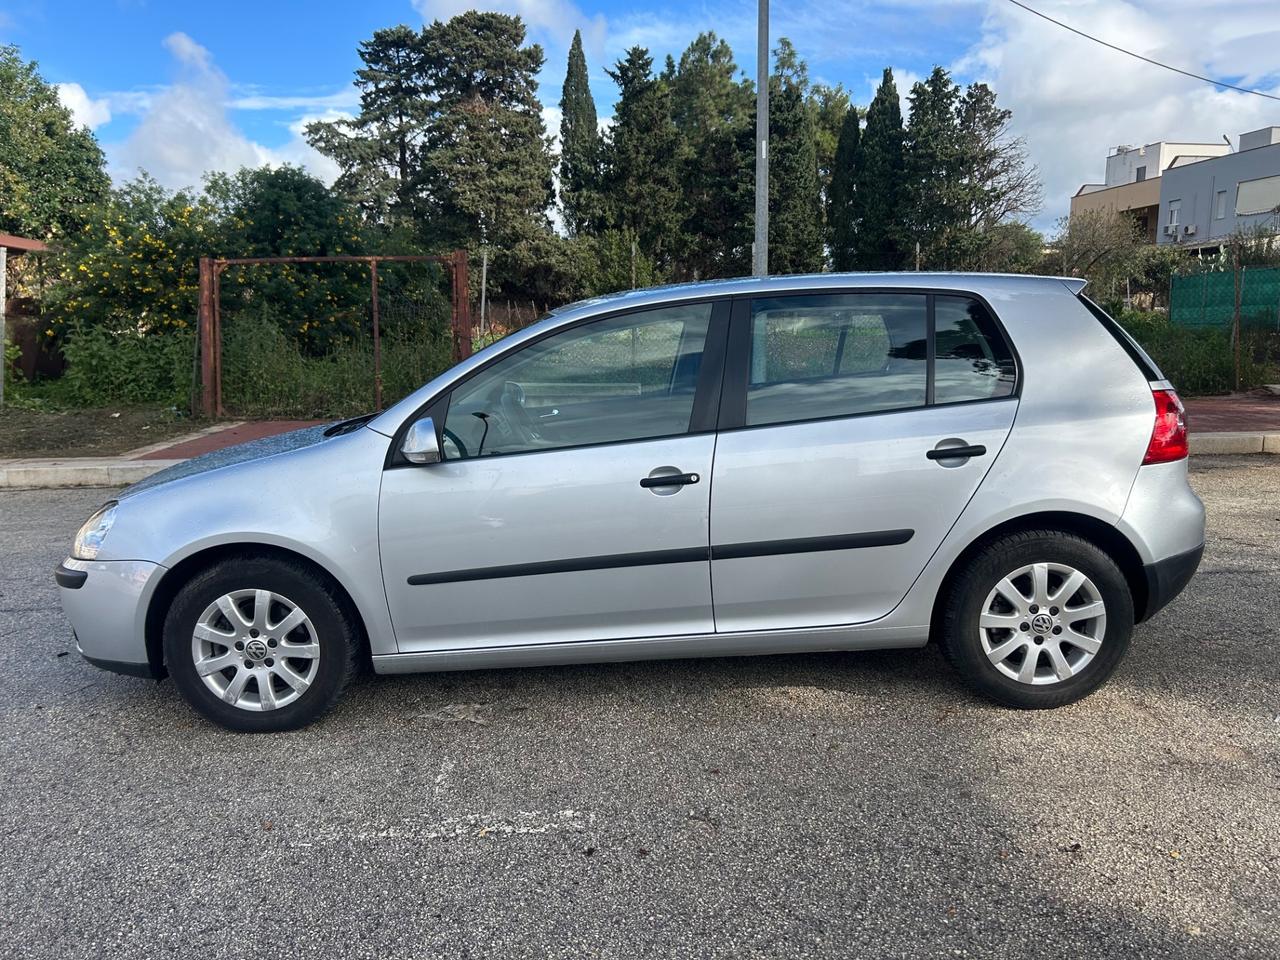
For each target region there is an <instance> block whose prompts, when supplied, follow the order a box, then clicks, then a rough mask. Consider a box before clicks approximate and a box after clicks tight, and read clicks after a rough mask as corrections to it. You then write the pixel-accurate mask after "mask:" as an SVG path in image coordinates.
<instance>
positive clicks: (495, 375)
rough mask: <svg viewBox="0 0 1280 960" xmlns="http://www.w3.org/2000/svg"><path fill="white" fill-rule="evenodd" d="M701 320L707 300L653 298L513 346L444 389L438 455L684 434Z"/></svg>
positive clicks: (698, 362)
mask: <svg viewBox="0 0 1280 960" xmlns="http://www.w3.org/2000/svg"><path fill="white" fill-rule="evenodd" d="M710 321H711V304H709V303H701V304H687V305H680V306H673V307H663V308H660V309H656V310H647V311H643V312H640V313H632V314H627V315H625V316H621V317H613V318H609V319H605V320H597V321H594V322H592V323H587V324H583V325H582V326H580V327H574V328H571V329H569V330H566V331H564V332H562V333H557V334H553V335H551V336H549V337H546V338H545V339H543V340H538V341H535V342H534V343H531V344H529V345H528V346H526V347H522V348H520V349H519V350H517V351H516V352H515V353H512V354H509V355H508V356H505V357H503V358H502V359H501V360H498V361H497V362H496V363H494V364H493V365H491V366H489V367H487V368H485V369H484V370H482V371H481V372H480V373H478V374H476V375H475V376H474V377H472V378H471V379H470V380H467V381H466V382H465V383H463V384H462V385H461V386H459V387H458V388H457V389H455V390H454V392H453V395H452V396H451V397H450V400H449V410H448V413H447V414H446V416H445V423H444V454H445V458H446V459H451V460H452V459H464V458H472V457H481V456H485V457H487V456H492V455H495V454H504V453H525V452H529V451H534V450H554V449H557V448H562V447H576V446H583V445H585V444H594V443H611V442H618V441H625V440H644V439H649V438H653V437H664V436H672V435H676V434H681V433H685V432H686V431H688V429H689V422H690V418H691V417H692V414H693V400H694V394H695V392H696V389H697V383H698V372H699V370H700V369H701V367H702V352H703V348H704V346H705V344H706V339H707V329H708V327H709V325H710Z"/></svg>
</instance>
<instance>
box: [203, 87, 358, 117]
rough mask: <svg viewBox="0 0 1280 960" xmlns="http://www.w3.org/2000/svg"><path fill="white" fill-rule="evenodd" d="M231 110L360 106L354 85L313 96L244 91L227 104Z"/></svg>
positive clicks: (334, 108) (316, 108) (313, 108)
mask: <svg viewBox="0 0 1280 960" xmlns="http://www.w3.org/2000/svg"><path fill="white" fill-rule="evenodd" d="M228 106H230V107H231V108H232V109H233V110H342V111H351V110H354V109H355V108H356V107H358V106H360V91H359V90H357V89H356V88H355V86H354V85H353V86H350V87H346V88H345V89H342V90H339V91H337V92H336V93H322V94H318V95H315V96H290V95H284V96H279V95H271V94H263V93H256V92H245V93H243V94H241V95H239V96H237V97H235V98H234V99H233V100H232V101H231V102H230V103H229V104H228Z"/></svg>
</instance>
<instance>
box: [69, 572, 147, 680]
mask: <svg viewBox="0 0 1280 960" xmlns="http://www.w3.org/2000/svg"><path fill="white" fill-rule="evenodd" d="M163 572H164V568H163V567H161V566H160V565H159V564H158V563H148V562H146V561H144V560H106V561H99V560H74V559H67V560H63V561H62V563H61V564H59V565H58V568H57V570H56V571H54V579H55V580H57V582H58V593H59V594H60V595H61V599H62V609H63V612H65V613H66V615H67V619H68V620H70V621H71V628H72V630H73V631H74V632H75V638H76V649H77V650H78V651H79V652H80V654H81V655H82V656H83V657H84V658H85V659H86V660H88V661H89V662H90V663H92V664H94V665H95V666H98V667H103V668H105V669H107V670H114V671H115V672H117V673H126V674H129V675H130V676H142V677H158V676H161V675H162V674H161V672H160V670H159V665H158V664H156V663H153V662H152V661H151V658H150V657H148V655H147V640H146V622H147V603H148V601H149V600H150V598H151V593H152V590H153V589H154V587H155V584H156V582H157V581H158V580H159V578H160V575H161V574H162V573H163Z"/></svg>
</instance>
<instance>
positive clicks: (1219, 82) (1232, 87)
mask: <svg viewBox="0 0 1280 960" xmlns="http://www.w3.org/2000/svg"><path fill="white" fill-rule="evenodd" d="M1009 2H1010V3H1012V4H1013V5H1014V6H1015V7H1021V8H1022V9H1023V10H1025V11H1027V13H1034V14H1035V15H1036V16H1037V17H1039V18H1040V19H1041V20H1048V21H1049V22H1050V23H1052V24H1054V25H1055V26H1058V27H1061V28H1062V29H1063V30H1070V31H1071V32H1072V33H1074V34H1075V35H1076V36H1079V37H1084V38H1085V39H1086V40H1092V41H1093V42H1094V43H1100V44H1102V45H1103V46H1104V47H1108V48H1110V49H1111V50H1115V51H1116V52H1117V53H1123V54H1125V55H1126V56H1130V57H1133V58H1134V59H1135V60H1141V61H1142V62H1143V63H1149V64H1151V65H1152V66H1153V67H1163V68H1164V69H1165V70H1170V71H1172V72H1174V73H1180V74H1182V75H1183V76H1184V77H1190V78H1191V79H1192V80H1201V81H1203V82H1205V83H1212V84H1213V85H1214V86H1215V87H1226V88H1227V89H1228V90H1237V91H1239V92H1240V93H1251V94H1253V95H1254V96H1255V97H1266V98H1267V99H1268V100H1280V97H1277V96H1276V95H1275V94H1273V93H1263V92H1262V91H1261V90H1250V89H1249V88H1248V87H1237V86H1236V85H1235V84H1234V83H1226V82H1224V81H1222V80H1215V79H1213V77H1202V76H1201V75H1200V74H1198V73H1192V72H1191V71H1189V70H1183V69H1181V68H1179V67H1171V66H1170V65H1169V64H1167V63H1161V62H1160V61H1159V60H1152V59H1151V58H1150V57H1144V56H1143V55H1142V54H1140V53H1134V52H1133V51H1132V50H1126V49H1125V48H1124V47H1117V46H1116V45H1115V44H1114V43H1107V41H1105V40H1099V39H1098V38H1097V37H1095V36H1093V35H1091V34H1088V33H1085V32H1084V31H1083V30H1077V29H1076V28H1075V27H1073V26H1070V25H1069V24H1065V23H1063V22H1062V21H1061V20H1055V19H1053V17H1051V16H1049V15H1048V14H1045V13H1041V12H1040V11H1039V10H1033V9H1032V8H1031V7H1028V6H1027V5H1026V4H1025V3H1020V2H1019V0H1009Z"/></svg>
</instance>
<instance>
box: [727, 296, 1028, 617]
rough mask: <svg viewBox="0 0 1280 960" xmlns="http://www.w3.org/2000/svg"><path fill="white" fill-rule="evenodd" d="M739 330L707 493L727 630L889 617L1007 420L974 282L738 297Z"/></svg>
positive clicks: (1006, 352)
mask: <svg viewBox="0 0 1280 960" xmlns="http://www.w3.org/2000/svg"><path fill="white" fill-rule="evenodd" d="M733 327H734V329H733V333H732V334H731V345H730V350H729V359H728V360H727V366H726V369H725V394H724V399H723V401H722V406H721V424H722V427H723V428H724V429H722V432H721V434H720V438H719V441H718V445H717V450H716V461H715V471H714V482H713V484H712V495H711V543H712V547H711V556H712V562H711V578H712V587H713V593H714V596H715V614H716V628H717V630H719V631H722V632H731V631H740V630H760V629H782V628H787V627H813V626H828V625H838V624H852V623H862V622H866V621H870V620H875V619H877V618H879V617H882V616H884V615H885V614H887V613H888V612H889V611H890V610H892V609H893V608H894V606H896V605H897V604H898V602H899V601H900V600H901V599H902V598H903V597H904V596H905V595H906V592H907V590H908V588H909V587H910V586H911V584H912V583H913V582H914V581H915V579H916V577H917V576H919V574H920V572H921V571H922V570H923V569H924V567H925V565H926V564H927V563H928V561H929V558H930V557H931V556H932V555H933V553H934V551H935V550H937V548H938V546H939V545H940V544H941V542H942V539H943V538H944V537H945V536H946V534H947V531H948V530H950V528H951V527H952V525H953V524H954V523H955V521H956V520H957V518H958V517H959V516H960V512H961V511H962V510H963V509H964V507H965V504H967V503H968V502H969V499H970V498H971V497H972V496H973V494H974V493H975V492H976V491H977V489H978V485H979V484H980V483H981V482H982V479H983V477H984V476H985V475H986V473H987V471H988V469H990V467H991V465H992V463H993V462H994V460H995V459H996V456H997V455H998V454H999V452H1000V448H1001V446H1002V444H1003V443H1004V441H1005V438H1006V437H1007V436H1008V433H1009V429H1010V427H1011V426H1012V424H1013V417H1014V413H1015V412H1016V410H1017V405H1018V402H1017V399H1016V398H1015V396H1014V392H1015V374H1016V371H1015V365H1014V361H1013V357H1012V353H1011V351H1010V349H1009V347H1008V344H1007V342H1006V340H1005V339H1004V336H1003V334H1002V333H1001V331H1000V329H999V327H998V325H997V322H996V320H995V318H994V317H993V316H992V315H991V313H990V311H989V310H988V309H987V308H986V306H985V305H984V304H982V303H981V302H980V301H978V300H977V299H976V298H973V297H968V296H963V295H943V294H936V295H935V294H925V293H876V292H863V293H849V294H822V295H804V296H779V297H771V298H768V299H756V300H753V301H746V300H743V301H739V302H738V303H736V304H735V307H734V320H733ZM961 448H967V449H961ZM949 450H952V451H953V450H960V451H961V452H963V453H964V454H965V455H956V454H954V453H948V451H949Z"/></svg>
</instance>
